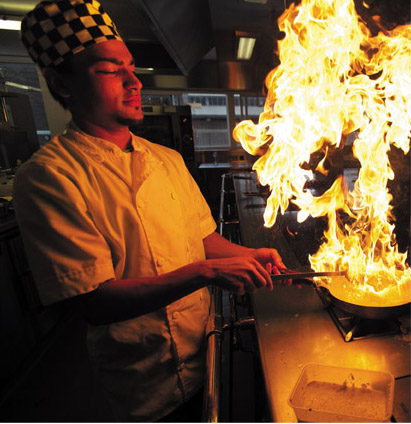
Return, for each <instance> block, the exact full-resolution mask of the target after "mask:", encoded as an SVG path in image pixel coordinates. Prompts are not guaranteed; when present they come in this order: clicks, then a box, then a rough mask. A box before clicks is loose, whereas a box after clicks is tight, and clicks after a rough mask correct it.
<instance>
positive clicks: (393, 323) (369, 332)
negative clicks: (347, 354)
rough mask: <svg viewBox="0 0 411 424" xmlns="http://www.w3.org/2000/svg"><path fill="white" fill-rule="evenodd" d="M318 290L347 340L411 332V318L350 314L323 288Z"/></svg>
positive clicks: (326, 307) (327, 309)
mask: <svg viewBox="0 0 411 424" xmlns="http://www.w3.org/2000/svg"><path fill="white" fill-rule="evenodd" d="M316 291H317V293H318V295H319V297H320V299H321V300H322V302H323V304H324V306H325V309H326V311H327V312H328V314H329V315H330V317H331V319H332V321H333V322H334V324H335V326H336V327H337V329H338V331H339V332H340V334H341V336H342V338H343V339H344V341H346V342H351V341H355V340H362V339H367V338H371V337H380V336H388V335H394V334H401V333H402V334H407V333H409V332H410V323H409V319H408V320H406V319H402V317H392V318H387V319H366V318H362V317H358V316H355V315H350V314H349V313H347V312H345V311H343V310H341V309H340V308H338V307H337V306H336V305H334V304H333V303H332V300H331V299H330V298H329V297H328V296H327V295H326V293H325V292H324V291H323V290H320V289H317V290H316Z"/></svg>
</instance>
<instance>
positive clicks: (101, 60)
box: [93, 57, 136, 66]
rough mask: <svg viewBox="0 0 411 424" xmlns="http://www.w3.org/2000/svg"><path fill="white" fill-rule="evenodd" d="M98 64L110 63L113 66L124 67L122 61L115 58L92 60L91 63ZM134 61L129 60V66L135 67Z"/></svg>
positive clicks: (96, 58)
mask: <svg viewBox="0 0 411 424" xmlns="http://www.w3.org/2000/svg"><path fill="white" fill-rule="evenodd" d="M99 62H110V63H114V64H115V65H120V66H121V65H124V61H122V60H118V59H116V58H115V57H94V58H93V63H99ZM135 63H136V62H135V60H134V58H133V59H131V60H130V63H129V65H135Z"/></svg>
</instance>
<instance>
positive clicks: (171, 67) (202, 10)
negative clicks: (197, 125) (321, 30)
mask: <svg viewBox="0 0 411 424" xmlns="http://www.w3.org/2000/svg"><path fill="white" fill-rule="evenodd" d="M285 1H286V0H173V1H170V0H100V2H101V4H102V5H103V6H104V8H105V9H106V11H107V12H108V13H109V14H110V16H111V17H112V19H113V20H114V22H115V23H116V25H117V28H118V30H119V32H120V34H121V35H122V37H123V39H124V40H125V41H126V43H127V45H128V46H129V48H130V50H131V52H132V54H133V55H134V56H135V59H136V63H137V66H138V67H139V68H141V69H140V72H141V73H142V74H146V75H145V78H146V79H147V81H148V82H149V85H151V84H152V85H153V86H154V85H156V84H155V83H153V82H152V81H153V76H150V75H157V76H158V75H170V76H174V78H177V79H178V78H179V79H180V81H182V80H184V82H183V85H188V86H193V85H194V86H201V85H203V86H204V85H205V86H207V87H208V88H215V89H219V88H229V87H223V86H222V84H221V78H219V77H218V74H219V73H220V72H222V71H223V72H225V71H224V69H225V68H227V69H229V70H228V71H227V72H231V73H233V72H234V73H235V74H236V75H237V80H238V81H242V82H241V84H240V85H241V86H240V87H233V88H240V89H241V88H243V89H250V88H251V89H252V88H253V87H251V86H253V85H255V78H256V75H260V77H259V81H258V83H257V85H258V86H260V85H261V82H262V81H263V79H264V75H265V74H266V73H267V72H268V71H269V70H270V69H271V68H272V67H273V64H274V63H275V55H274V35H275V27H276V19H277V18H278V16H279V15H280V14H281V13H282V12H283V11H284V7H285ZM37 3H38V1H37V0H8V1H0V16H9V17H11V16H22V15H24V14H25V13H26V12H27V11H29V10H31V9H32V8H33V7H34V6H35V5H36V4H37ZM236 31H242V32H246V33H252V34H254V35H255V36H256V37H257V42H256V46H255V49H254V54H253V56H252V58H251V61H249V62H248V63H244V62H238V61H237V60H236V57H235V55H236V38H235V32H236ZM0 46H2V47H0V54H2V55H12V56H16V55H17V56H26V52H25V49H24V48H23V47H22V45H21V43H20V40H19V36H18V33H17V31H15V32H12V31H0ZM147 68H154V71H148V70H147ZM257 70H258V72H257ZM240 74H244V75H242V76H241V75H240ZM239 75H240V78H239ZM157 79H158V77H157ZM170 81H173V80H172V79H171V80H170ZM174 81H178V80H174ZM201 81H203V82H201ZM171 85H172V84H171ZM145 86H147V82H146V83H145Z"/></svg>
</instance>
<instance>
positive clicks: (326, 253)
mask: <svg viewBox="0 0 411 424" xmlns="http://www.w3.org/2000/svg"><path fill="white" fill-rule="evenodd" d="M278 25H279V29H280V30H281V31H282V32H283V33H284V34H285V37H284V38H283V39H282V40H281V41H279V42H278V52H279V58H280V62H281V63H280V65H279V66H278V67H277V68H275V69H274V70H272V71H271V72H270V73H269V74H268V76H267V78H266V85H267V88H268V95H267V99H266V103H265V106H264V112H263V113H262V114H261V115H260V119H259V123H258V124H254V123H253V122H252V121H243V122H241V123H239V124H238V125H237V126H236V128H235V129H234V138H235V139H236V140H237V141H240V142H241V144H242V146H243V147H244V149H245V150H246V151H248V152H249V153H251V154H254V155H255V154H260V155H261V157H260V158H259V159H258V160H257V161H256V162H255V164H254V169H255V170H256V172H257V175H258V179H259V182H260V183H261V184H262V185H268V186H269V188H270V190H271V195H270V197H269V198H268V200H267V207H266V209H265V212H264V222H265V226H266V227H271V226H272V225H274V223H275V221H276V218H277V214H278V211H279V210H280V212H281V213H282V214H284V212H285V211H286V209H287V208H288V206H289V203H290V202H292V203H294V204H295V205H297V206H298V208H299V213H298V221H299V222H303V221H304V220H305V219H306V218H307V217H308V216H310V215H311V216H313V217H319V216H326V217H327V219H328V229H327V231H326V232H325V234H324V237H325V242H324V243H323V244H322V245H321V246H320V248H319V250H318V252H317V253H316V254H314V255H313V256H311V257H310V262H311V266H312V268H313V269H314V270H315V271H335V270H343V271H347V272H348V278H349V282H348V281H347V283H348V284H349V291H351V292H353V293H354V295H355V296H362V297H363V296H365V294H367V296H370V298H371V299H372V298H378V299H381V302H380V303H381V304H382V303H383V302H382V300H383V298H384V299H388V298H389V299H390V301H391V302H394V303H395V302H397V303H401V302H402V303H404V302H407V301H409V300H410V298H411V291H410V282H411V269H410V268H409V267H408V265H407V264H406V254H403V253H400V252H399V251H398V247H397V244H396V240H395V235H394V233H393V229H394V225H393V224H392V206H391V205H390V202H391V200H392V196H391V195H390V194H389V192H388V190H387V182H388V180H392V179H393V178H394V172H393V170H392V168H391V165H390V162H389V159H388V155H387V153H388V151H389V150H390V147H391V145H394V146H396V147H398V148H399V149H401V150H402V151H403V152H404V153H407V152H408V150H409V148H410V138H411V25H403V26H399V27H397V28H395V29H394V30H392V31H384V32H379V33H378V35H376V36H372V34H371V32H370V31H369V29H368V28H367V27H366V25H365V24H364V23H363V22H362V21H361V19H360V18H359V17H358V15H357V14H356V11H355V6H354V2H353V0H302V2H301V4H300V5H299V6H296V5H295V4H292V5H291V6H290V7H289V8H288V9H287V10H286V11H285V12H284V13H283V14H282V16H281V17H280V18H279V20H278ZM354 132H355V133H356V139H355V141H354V143H353V153H354V156H355V157H356V158H357V159H358V160H359V161H360V163H361V168H360V170H359V175H358V179H357V181H356V182H355V186H354V190H352V191H351V192H349V191H348V189H347V184H346V183H345V182H344V178H343V177H342V176H340V177H338V178H337V179H336V180H335V182H334V183H333V185H332V186H331V187H330V188H329V189H328V190H327V191H326V192H325V193H323V194H322V195H320V196H314V195H313V194H312V193H311V192H310V191H309V190H307V189H306V188H305V184H306V182H307V180H311V179H312V178H313V174H312V171H310V170H307V169H304V168H303V167H302V165H303V164H304V163H308V162H309V160H310V155H311V154H312V153H314V152H317V151H320V150H321V151H326V150H327V149H328V147H331V148H333V149H334V150H335V149H336V148H337V149H338V148H341V147H342V145H343V143H344V140H345V138H346V137H347V136H348V135H349V134H351V133H354ZM321 169H322V170H323V168H321V166H319V167H318V169H317V171H321ZM323 171H324V170H323ZM337 211H338V213H337ZM341 214H343V215H344V216H345V217H347V218H348V219H346V220H345V221H348V222H349V223H347V222H345V223H342V220H341V219H339V216H341ZM329 283H330V284H331V283H332V281H329ZM347 287H348V286H347ZM376 295H377V296H376Z"/></svg>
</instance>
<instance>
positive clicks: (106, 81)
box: [67, 40, 143, 130]
mask: <svg viewBox="0 0 411 424" xmlns="http://www.w3.org/2000/svg"><path fill="white" fill-rule="evenodd" d="M71 63H72V69H73V73H72V74H71V75H70V76H69V77H68V78H69V79H68V84H69V92H70V97H69V98H68V100H67V104H68V106H69V109H70V111H71V113H72V115H73V118H74V119H75V120H76V118H77V120H78V121H80V120H82V121H84V120H86V121H88V122H90V123H92V124H93V125H98V126H101V127H103V128H105V129H107V130H115V129H118V128H120V127H124V126H130V125H133V124H136V123H138V122H140V121H141V120H142V119H143V113H142V110H141V88H142V84H141V82H140V81H139V79H138V78H137V77H136V76H135V74H134V68H135V65H134V59H133V57H132V56H131V54H130V52H129V50H128V48H127V46H126V45H125V44H124V43H123V42H122V41H118V40H109V41H104V42H102V43H98V44H95V45H93V46H91V47H89V48H87V49H86V50H84V51H83V52H81V53H78V54H76V55H74V56H73V57H72V59H71Z"/></svg>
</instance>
